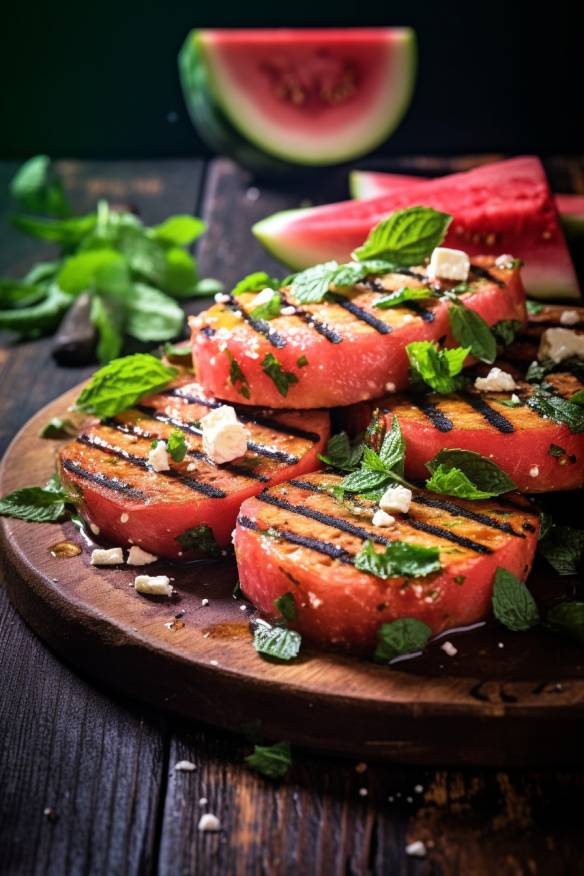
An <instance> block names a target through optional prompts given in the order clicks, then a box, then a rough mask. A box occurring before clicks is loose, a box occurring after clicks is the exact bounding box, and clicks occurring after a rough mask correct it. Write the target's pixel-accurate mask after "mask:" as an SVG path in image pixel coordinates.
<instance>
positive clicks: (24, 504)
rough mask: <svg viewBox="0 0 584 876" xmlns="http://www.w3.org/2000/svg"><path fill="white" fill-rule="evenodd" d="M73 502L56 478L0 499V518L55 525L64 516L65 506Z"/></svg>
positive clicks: (23, 488) (72, 498) (73, 499)
mask: <svg viewBox="0 0 584 876" xmlns="http://www.w3.org/2000/svg"><path fill="white" fill-rule="evenodd" d="M74 502H75V498H74V496H72V495H70V494H69V493H67V492H66V491H65V490H64V489H63V488H62V487H61V484H60V482H59V480H58V478H57V477H56V476H54V477H53V478H51V480H50V481H49V482H48V483H47V484H46V485H45V486H44V487H22V488H21V489H19V490H14V492H12V493H8V495H7V496H3V497H2V498H1V499H0V516H2V517H15V518H17V519H18V520H27V521H28V522H29V523H55V522H56V521H58V520H62V518H63V517H64V516H65V510H66V508H65V506H66V505H67V504H70V503H71V504H72V503H74Z"/></svg>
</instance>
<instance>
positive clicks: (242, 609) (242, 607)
mask: <svg viewBox="0 0 584 876" xmlns="http://www.w3.org/2000/svg"><path fill="white" fill-rule="evenodd" d="M239 610H240V611H247V605H240V606H239Z"/></svg>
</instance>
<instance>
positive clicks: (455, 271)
mask: <svg viewBox="0 0 584 876" xmlns="http://www.w3.org/2000/svg"><path fill="white" fill-rule="evenodd" d="M469 272H470V259H469V257H468V255H467V254H466V253H465V252H463V251H462V250H461V249H448V248H447V247H445V246H437V247H436V249H435V250H433V252H432V256H431V258H430V264H429V265H428V276H429V277H430V278H431V279H432V280H437V279H438V278H441V279H442V280H458V281H459V282H461V281H462V282H464V281H466V280H468V275H469Z"/></svg>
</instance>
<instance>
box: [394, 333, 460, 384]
mask: <svg viewBox="0 0 584 876" xmlns="http://www.w3.org/2000/svg"><path fill="white" fill-rule="evenodd" d="M406 353H407V354H408V359H409V360H410V366H411V368H412V371H413V376H414V378H417V379H418V380H421V381H423V382H424V383H426V384H427V385H428V386H430V387H431V388H432V389H433V390H434V391H435V392H440V393H443V394H448V393H451V392H456V391H457V390H459V389H462V387H463V386H464V385H465V384H466V378H465V377H463V376H462V375H461V373H460V372H461V371H462V367H463V365H464V362H465V360H466V357H467V356H468V354H469V353H470V347H454V348H452V349H446V350H441V349H439V347H438V345H437V344H436V343H435V342H434V341H414V342H413V343H411V344H408V345H407V347H406Z"/></svg>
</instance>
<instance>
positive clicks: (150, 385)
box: [75, 353, 178, 419]
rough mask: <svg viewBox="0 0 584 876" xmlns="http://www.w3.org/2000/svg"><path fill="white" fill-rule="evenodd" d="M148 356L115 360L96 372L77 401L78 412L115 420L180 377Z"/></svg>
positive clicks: (140, 355)
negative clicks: (146, 396)
mask: <svg viewBox="0 0 584 876" xmlns="http://www.w3.org/2000/svg"><path fill="white" fill-rule="evenodd" d="M177 373H178V372H177V370H176V368H170V367H169V366H168V365H164V364H163V363H162V362H161V361H160V359H157V358H156V357H155V356H150V355H149V354H147V353H135V354H134V355H133V356H125V357H124V358H122V359H114V360H113V361H112V362H110V363H109V364H107V365H104V367H103V368H100V369H99V371H96V372H95V374H94V375H93V377H92V378H91V380H90V381H89V383H88V385H87V386H86V387H84V388H83V389H82V391H81V393H80V395H79V397H78V398H77V401H76V402H75V409H76V410H78V411H83V412H84V413H87V414H94V415H95V416H97V417H100V419H103V418H105V417H114V416H115V415H116V414H119V413H120V412H121V411H124V410H126V409H127V408H129V407H131V406H132V405H134V404H136V402H137V401H139V400H140V399H141V398H142V397H143V396H145V395H149V394H151V393H155V392H159V391H160V390H161V389H163V388H164V387H165V386H167V384H168V383H170V381H171V380H173V378H174V377H176V375H177Z"/></svg>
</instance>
